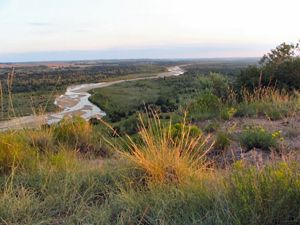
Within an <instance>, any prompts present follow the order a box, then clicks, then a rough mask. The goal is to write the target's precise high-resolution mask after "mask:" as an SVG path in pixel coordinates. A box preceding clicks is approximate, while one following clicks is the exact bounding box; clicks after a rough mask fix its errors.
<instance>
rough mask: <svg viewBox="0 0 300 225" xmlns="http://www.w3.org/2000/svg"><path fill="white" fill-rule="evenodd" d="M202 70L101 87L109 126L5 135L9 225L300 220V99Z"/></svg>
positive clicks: (0, 173) (0, 183) (74, 124)
mask: <svg viewBox="0 0 300 225" xmlns="http://www.w3.org/2000/svg"><path fill="white" fill-rule="evenodd" d="M201 69H202V65H201ZM197 70H198V69H197V67H195V66H192V67H190V69H188V72H187V73H186V74H185V75H183V76H180V77H172V78H165V79H157V80H145V81H134V82H126V83H122V84H118V85H115V86H112V87H106V88H101V89H98V90H94V91H93V92H92V93H93V97H92V98H91V99H92V100H93V102H95V103H96V104H98V105H100V107H101V108H102V109H104V110H105V111H106V112H107V113H108V116H107V117H106V118H103V120H102V121H96V120H93V121H89V122H88V121H84V120H82V119H80V118H76V117H75V118H65V119H64V120H63V121H62V122H60V123H59V124H56V125H52V126H50V127H48V126H45V127H42V128H41V129H40V130H29V129H28V130H19V131H7V132H2V133H0V221H1V222H0V223H2V224H105V225H106V224H120V225H121V224H160V225H167V224H254V225H256V224H257V225H260V224H266V225H268V224H270V225H271V224H299V223H300V211H299V205H300V164H299V156H300V130H299V127H300V115H299V110H300V101H299V99H300V98H299V94H298V92H297V91H296V90H294V91H286V90H281V89H277V88H276V87H257V88H255V89H253V90H252V91H249V90H246V89H242V88H241V89H236V88H235V87H236V86H235V79H234V77H233V76H231V75H222V74H219V73H209V74H207V75H203V74H199V73H198V72H195V71H197Z"/></svg>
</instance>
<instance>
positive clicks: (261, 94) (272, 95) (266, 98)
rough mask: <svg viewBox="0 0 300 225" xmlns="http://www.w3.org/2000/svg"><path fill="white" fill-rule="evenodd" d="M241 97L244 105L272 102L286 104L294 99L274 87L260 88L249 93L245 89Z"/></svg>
mask: <svg viewBox="0 0 300 225" xmlns="http://www.w3.org/2000/svg"><path fill="white" fill-rule="evenodd" d="M242 97H243V100H244V102H245V103H248V104H249V103H253V102H266V103H269V102H273V103H282V104H287V103H289V102H291V101H292V100H293V98H294V96H293V95H291V94H290V93H288V92H286V91H284V90H279V89H276V88H275V87H260V88H256V89H254V91H253V92H249V91H248V90H247V89H243V90H242Z"/></svg>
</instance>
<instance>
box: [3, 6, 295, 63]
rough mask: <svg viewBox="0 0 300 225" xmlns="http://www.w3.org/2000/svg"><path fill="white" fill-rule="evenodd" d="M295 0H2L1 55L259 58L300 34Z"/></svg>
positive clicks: (15, 57) (11, 57)
mask: <svg viewBox="0 0 300 225" xmlns="http://www.w3.org/2000/svg"><path fill="white" fill-rule="evenodd" d="M299 8H300V2H299V0H284V1H283V0H272V1H271V0H0V28H1V34H0V62H14V61H44V60H77V59H78V60H82V59H118V58H120V59H124V58H218V57H257V56H261V55H262V54H263V53H265V52H266V51H268V50H269V49H270V48H272V47H275V46H276V45H278V44H280V43H282V42H284V41H285V42H296V41H298V40H299V39H300V30H299Z"/></svg>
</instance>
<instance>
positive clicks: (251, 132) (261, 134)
mask: <svg viewBox="0 0 300 225" xmlns="http://www.w3.org/2000/svg"><path fill="white" fill-rule="evenodd" d="M277 134H278V132H275V133H273V134H272V133H270V132H268V131H266V130H265V129H264V128H262V127H247V128H246V129H245V130H244V131H243V132H242V133H241V135H240V142H241V144H242V145H243V146H244V147H245V148H246V149H247V150H248V151H249V150H251V149H253V148H259V149H262V150H265V151H270V150H271V149H272V148H275V149H276V148H277V147H278V142H277V138H278V135H277Z"/></svg>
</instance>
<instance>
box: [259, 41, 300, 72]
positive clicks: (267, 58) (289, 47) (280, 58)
mask: <svg viewBox="0 0 300 225" xmlns="http://www.w3.org/2000/svg"><path fill="white" fill-rule="evenodd" d="M299 44H300V42H298V43H296V44H293V43H291V44H286V43H285V42H283V43H282V44H280V45H278V46H277V47H276V48H275V49H271V51H270V52H269V53H267V54H265V55H264V56H263V57H262V58H261V60H260V64H261V65H263V66H266V67H272V68H274V69H275V68H276V67H277V66H278V65H280V64H281V63H283V62H285V61H288V60H291V59H293V58H294V57H299V53H300V52H299V50H300V49H299Z"/></svg>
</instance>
